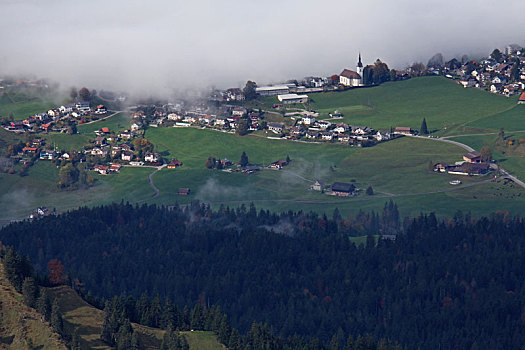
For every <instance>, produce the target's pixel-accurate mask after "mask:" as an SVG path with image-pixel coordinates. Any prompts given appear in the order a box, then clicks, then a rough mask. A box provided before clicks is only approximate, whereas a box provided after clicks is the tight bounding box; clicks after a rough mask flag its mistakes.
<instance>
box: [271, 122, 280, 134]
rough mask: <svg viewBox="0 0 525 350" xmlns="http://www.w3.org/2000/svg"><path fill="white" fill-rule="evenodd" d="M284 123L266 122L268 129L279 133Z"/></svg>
mask: <svg viewBox="0 0 525 350" xmlns="http://www.w3.org/2000/svg"><path fill="white" fill-rule="evenodd" d="M283 129H284V124H282V123H268V130H270V131H272V132H274V133H276V134H280V133H282V132H283Z"/></svg>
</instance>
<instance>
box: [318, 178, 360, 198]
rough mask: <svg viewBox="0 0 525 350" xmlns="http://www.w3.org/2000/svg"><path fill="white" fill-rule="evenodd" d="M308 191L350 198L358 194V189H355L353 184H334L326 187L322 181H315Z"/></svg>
mask: <svg viewBox="0 0 525 350" xmlns="http://www.w3.org/2000/svg"><path fill="white" fill-rule="evenodd" d="M310 189H311V190H313V191H320V192H323V193H325V194H328V195H331V196H337V197H352V196H355V195H357V194H358V193H359V189H358V188H356V187H355V186H354V184H351V183H346V182H334V183H333V184H331V185H326V184H325V183H324V181H323V180H316V181H315V182H314V183H313V185H312V186H310Z"/></svg>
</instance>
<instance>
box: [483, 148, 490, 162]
mask: <svg viewBox="0 0 525 350" xmlns="http://www.w3.org/2000/svg"><path fill="white" fill-rule="evenodd" d="M480 153H481V159H482V160H483V161H485V162H490V161H491V160H492V150H491V149H490V147H489V146H483V147H481V151H480Z"/></svg>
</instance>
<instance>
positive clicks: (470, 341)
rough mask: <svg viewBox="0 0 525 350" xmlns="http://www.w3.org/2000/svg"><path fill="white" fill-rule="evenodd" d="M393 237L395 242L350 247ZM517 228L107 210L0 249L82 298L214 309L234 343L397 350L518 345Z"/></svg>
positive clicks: (521, 276)
mask: <svg viewBox="0 0 525 350" xmlns="http://www.w3.org/2000/svg"><path fill="white" fill-rule="evenodd" d="M366 232H369V233H378V232H383V233H398V234H397V238H396V240H395V241H391V240H379V241H378V243H377V245H375V244H374V240H373V238H372V237H369V239H368V240H367V244H366V245H361V246H358V247H356V246H355V245H354V244H353V243H352V242H351V241H350V239H349V237H350V236H352V235H358V234H363V233H366ZM524 233H525V221H524V220H522V219H521V218H519V217H515V218H512V217H509V216H508V215H507V214H505V213H500V214H494V215H492V216H491V217H489V218H481V219H477V220H474V219H472V218H470V217H469V216H463V215H462V214H461V213H458V215H456V216H455V217H454V218H453V219H445V220H438V219H436V217H435V216H434V215H433V214H429V215H421V216H420V217H418V218H414V219H410V220H408V219H405V220H404V221H403V224H400V220H399V217H398V214H397V209H396V208H395V205H393V204H392V203H390V204H388V205H385V210H384V211H383V213H381V214H374V213H370V214H364V213H359V214H358V215H356V216H351V217H348V218H343V217H341V215H340V214H339V213H338V212H337V211H336V212H335V213H334V215H333V216H332V217H331V218H327V217H326V216H319V215H317V214H314V213H303V212H297V213H294V212H286V213H282V214H273V213H270V212H267V211H259V212H257V211H256V209H255V208H254V207H253V206H252V207H250V208H244V207H240V208H237V209H235V210H233V209H229V208H221V209H220V210H218V211H212V210H211V209H210V208H209V207H207V206H206V205H202V204H199V203H195V204H193V205H191V206H188V207H177V206H175V207H171V208H165V207H156V206H141V207H138V206H135V207H134V206H131V205H128V204H114V205H109V206H104V207H98V208H81V209H79V210H75V211H72V212H68V213H65V214H62V215H60V216H57V217H52V216H51V217H46V218H43V219H40V220H36V221H32V222H29V221H26V222H19V223H15V224H11V225H9V226H7V227H5V228H3V229H2V231H0V240H1V241H2V242H3V243H4V244H7V245H13V246H14V247H15V248H16V249H17V250H18V251H19V252H20V253H22V254H28V255H29V256H30V258H31V260H32V261H33V263H34V264H35V267H36V269H37V271H44V270H45V268H46V266H47V264H48V261H50V260H52V259H59V260H60V261H61V262H62V263H63V265H64V267H65V269H66V270H67V271H69V273H70V274H71V277H73V278H79V279H80V280H81V281H82V282H83V283H84V284H85V287H86V289H87V290H91V291H92V292H93V293H94V294H95V295H96V296H99V297H105V298H108V299H110V298H112V297H113V296H115V295H123V294H127V295H131V296H134V297H135V298H139V297H140V296H141V295H142V294H143V293H144V292H147V293H148V295H150V296H156V295H159V297H160V298H165V297H168V298H169V299H170V300H171V301H172V303H173V304H174V305H178V306H179V307H180V308H182V307H183V306H184V305H194V304H195V303H199V304H201V305H203V307H204V308H206V307H209V306H211V305H220V306H221V308H222V310H223V311H224V312H225V313H226V314H227V315H228V317H229V321H230V322H231V325H232V326H233V327H235V328H238V329H239V330H240V332H241V333H246V332H248V331H249V330H250V328H251V327H252V325H253V322H254V321H257V322H263V323H267V324H268V325H269V326H270V327H271V329H272V330H273V332H274V333H275V334H278V335H284V336H288V335H293V334H299V335H307V336H313V337H319V338H320V339H322V340H323V341H324V342H326V343H327V342H328V341H330V340H331V339H332V340H333V338H332V337H333V335H334V334H336V335H337V336H338V337H339V338H340V339H341V343H344V339H346V335H347V334H349V333H350V334H353V335H354V336H355V335H364V334H366V333H370V334H373V335H374V337H376V338H377V339H378V338H388V339H391V340H396V341H399V343H401V344H406V345H407V346H408V348H410V349H416V348H417V347H420V348H425V349H428V348H441V349H454V348H459V349H476V348H478V349H509V348H521V347H522V346H523V345H525V323H524V321H525V309H524V306H525V305H524V302H523V301H524V292H525V291H524V282H523V281H525V272H524V271H523V266H524V259H525V257H524V256H523V252H522V247H523V246H524V244H525V237H524Z"/></svg>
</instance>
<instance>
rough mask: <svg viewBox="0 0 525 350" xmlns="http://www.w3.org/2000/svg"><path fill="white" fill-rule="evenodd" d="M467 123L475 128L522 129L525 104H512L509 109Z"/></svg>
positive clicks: (524, 120)
mask: <svg viewBox="0 0 525 350" xmlns="http://www.w3.org/2000/svg"><path fill="white" fill-rule="evenodd" d="M468 125H469V126H474V127H477V128H487V129H497V130H499V129H500V128H503V129H504V130H505V131H523V130H525V105H514V106H513V107H512V108H511V109H509V110H506V111H504V112H501V113H497V114H494V115H491V116H488V117H485V118H481V119H478V120H476V121H473V122H471V123H469V124H468Z"/></svg>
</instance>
